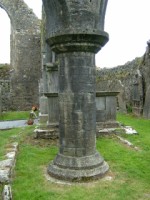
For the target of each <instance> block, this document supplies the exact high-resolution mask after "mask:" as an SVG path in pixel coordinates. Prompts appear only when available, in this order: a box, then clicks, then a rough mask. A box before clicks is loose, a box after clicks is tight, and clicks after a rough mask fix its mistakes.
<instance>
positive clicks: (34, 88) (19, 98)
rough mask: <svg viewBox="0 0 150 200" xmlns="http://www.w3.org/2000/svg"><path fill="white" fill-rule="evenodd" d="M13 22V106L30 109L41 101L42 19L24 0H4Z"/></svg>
mask: <svg viewBox="0 0 150 200" xmlns="http://www.w3.org/2000/svg"><path fill="white" fill-rule="evenodd" d="M0 7H1V8H2V9H4V10H5V11H6V13H7V14H8V16H9V18H10V22H11V36H10V64H11V66H12V68H13V70H12V73H11V98H10V99H11V108H12V109H15V110H27V109H30V108H31V106H32V105H33V104H38V93H39V91H38V90H39V89H38V81H39V78H40V66H41V63H40V62H41V53H40V51H41V50H40V20H39V19H38V18H37V17H36V16H35V14H34V13H33V11H32V10H31V9H29V8H28V6H27V5H26V4H25V3H24V1H23V0H11V1H10V0H0Z"/></svg>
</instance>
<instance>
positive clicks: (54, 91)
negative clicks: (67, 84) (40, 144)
mask: <svg viewBox="0 0 150 200" xmlns="http://www.w3.org/2000/svg"><path fill="white" fill-rule="evenodd" d="M46 71H47V90H48V92H47V93H45V96H46V97H47V98H48V123H47V125H48V127H49V128H51V127H58V119H59V109H58V90H59V88H58V66H57V64H55V63H47V64H46Z"/></svg>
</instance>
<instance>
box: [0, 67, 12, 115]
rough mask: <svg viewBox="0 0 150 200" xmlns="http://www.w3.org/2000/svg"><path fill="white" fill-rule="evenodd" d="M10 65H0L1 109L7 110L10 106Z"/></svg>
mask: <svg viewBox="0 0 150 200" xmlns="http://www.w3.org/2000/svg"><path fill="white" fill-rule="evenodd" d="M10 73H11V68H10V65H0V91H1V92H0V95H1V97H0V98H1V110H2V111H7V110H9V108H10V106H11V98H10V96H11V95H10V94H11V90H10Z"/></svg>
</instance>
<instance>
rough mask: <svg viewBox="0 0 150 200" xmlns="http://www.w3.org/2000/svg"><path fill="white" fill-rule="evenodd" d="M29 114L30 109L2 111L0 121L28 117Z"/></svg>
mask: <svg viewBox="0 0 150 200" xmlns="http://www.w3.org/2000/svg"><path fill="white" fill-rule="evenodd" d="M29 115H30V111H20V112H15V111H14V112H3V113H2V115H0V121H6V120H20V119H28V118H29Z"/></svg>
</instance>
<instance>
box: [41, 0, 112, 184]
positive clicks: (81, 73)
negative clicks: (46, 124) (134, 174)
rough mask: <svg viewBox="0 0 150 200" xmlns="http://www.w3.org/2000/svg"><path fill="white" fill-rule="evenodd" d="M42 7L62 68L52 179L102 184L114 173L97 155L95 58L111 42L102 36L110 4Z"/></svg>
mask: <svg viewBox="0 0 150 200" xmlns="http://www.w3.org/2000/svg"><path fill="white" fill-rule="evenodd" d="M43 4H44V8H45V13H46V16H47V20H48V22H49V23H48V24H49V26H48V27H47V31H48V34H47V35H48V36H49V37H48V38H47V42H48V44H49V45H50V46H51V49H52V51H54V52H56V53H57V54H58V62H59V70H58V71H59V109H60V116H59V126H60V130H59V131H60V148H59V153H58V154H57V156H56V158H55V159H54V161H53V162H52V163H51V164H50V165H49V167H48V173H49V175H50V176H52V177H55V178H58V179H63V180H70V181H83V180H86V179H88V180H89V179H93V178H98V177H101V176H103V175H104V174H105V173H106V172H107V171H108V168H109V167H108V164H107V163H106V162H105V161H104V159H103V158H102V156H101V155H100V154H99V153H98V152H97V151H96V103H95V95H96V93H95V85H96V83H95V82H96V81H95V79H96V67H95V53H97V52H98V50H100V48H101V47H102V46H104V45H105V43H106V42H107V41H108V34H107V33H106V32H104V31H103V25H104V24H103V22H104V20H103V19H104V13H105V8H106V4H107V1H106V0H105V1H99V0H95V1H87V0H84V1H83V2H82V3H81V1H79V0H78V1H73V0H71V1H67V0H64V1H59V0H55V1H49V0H43ZM98 29H100V30H98Z"/></svg>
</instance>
